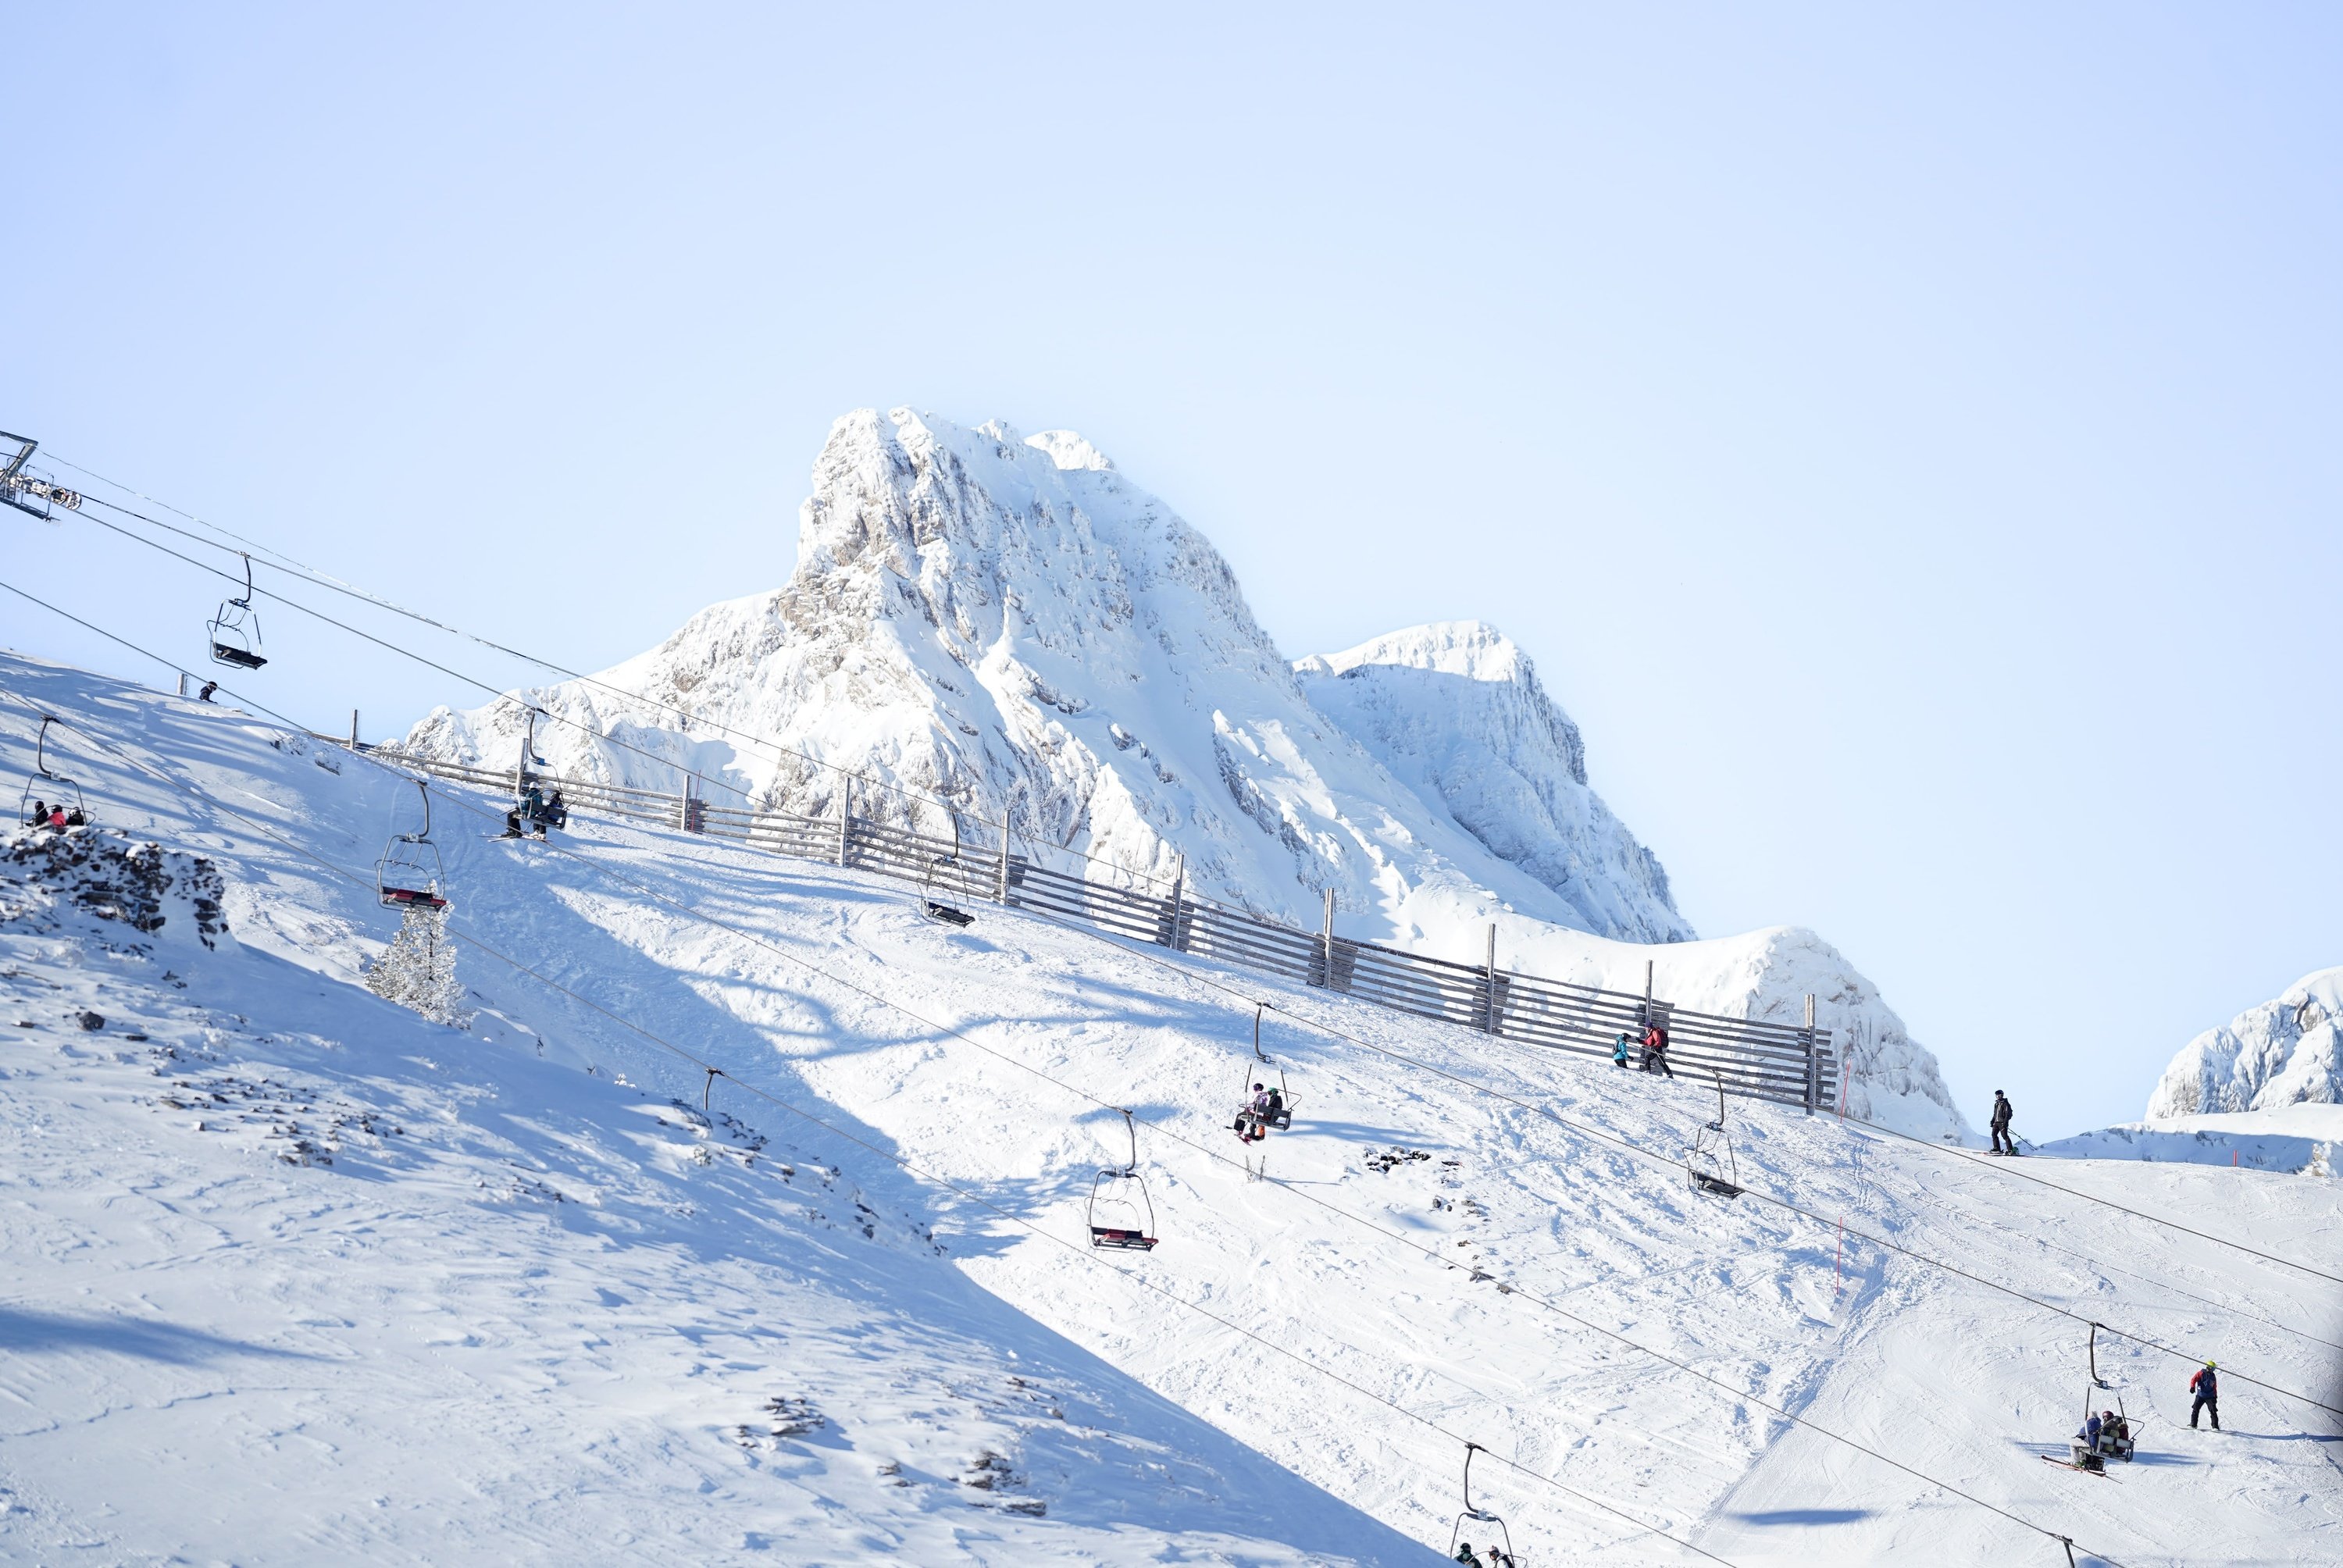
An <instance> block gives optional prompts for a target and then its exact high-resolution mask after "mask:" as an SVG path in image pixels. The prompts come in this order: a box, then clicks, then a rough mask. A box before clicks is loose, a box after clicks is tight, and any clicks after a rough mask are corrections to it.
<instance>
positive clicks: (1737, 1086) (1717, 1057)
mask: <svg viewBox="0 0 2343 1568" xmlns="http://www.w3.org/2000/svg"><path fill="white" fill-rule="evenodd" d="M317 739H320V740H328V741H332V742H333V743H335V744H337V745H347V744H348V742H347V740H345V739H342V738H340V737H337V736H323V735H321V736H318V737H317ZM384 750H386V751H387V752H388V753H389V754H391V755H393V756H395V757H397V760H398V761H399V762H401V763H402V764H404V765H406V766H407V767H411V768H417V769H422V770H423V771H425V772H427V773H430V774H432V775H434V776H435V777H437V778H441V779H450V780H452V781H455V782H458V783H464V784H476V785H479V786H482V787H485V788H488V789H496V790H499V791H503V792H506V793H510V792H511V791H512V790H513V789H515V787H516V784H517V783H518V775H517V774H516V773H515V772H513V771H511V770H504V769H488V768H468V767H464V766H461V765H459V764H456V763H450V762H441V761H437V760H433V759H424V758H418V757H411V756H407V755H406V754H404V753H401V752H398V751H397V749H395V748H384ZM528 778H529V780H530V781H531V782H535V783H538V784H540V785H542V786H545V787H547V788H548V789H559V790H560V791H561V794H562V798H563V799H564V800H565V801H566V802H567V803H568V806H569V808H570V809H572V810H576V811H586V812H590V813H593V814H596V815H600V816H607V817H615V818H618V819H624V820H628V821H635V822H644V823H649V824H654V825H657V826H659V827H664V828H673V829H682V830H684V831H688V832H694V833H703V834H706V835H708V836H709V837H711V838H719V839H732V840H735V841H736V842H739V843H742V844H745V845H747V846H748V847H749V848H750V849H761V850H765V851H767V852H769V853H771V854H777V855H787V856H791V857H795V858H797V859H809V860H822V861H827V862H829V863H830V864H831V865H835V866H842V867H846V868H848V869H855V870H864V871H872V872H876V873H878V874H879V875H881V876H887V877H895V878H899V879H903V880H905V881H910V882H914V883H919V884H921V885H923V886H926V887H927V888H929V889H930V894H931V896H932V897H935V898H937V899H940V900H943V901H946V902H952V901H955V900H975V899H982V900H990V901H992V902H995V903H1001V904H1005V905H1007V906H1008V907H1010V908H1011V909H1023V910H1031V911H1033V912H1034V913H1036V914H1041V915H1047V916H1050V917H1052V918H1054V919H1057V920H1070V921H1073V922H1075V923H1078V924H1081V925H1085V926H1089V927H1091V928H1093V929H1095V930H1101V931H1104V932H1106V933H1107V934H1109V935H1111V936H1117V937H1121V938H1123V939H1125V940H1131V941H1141V942H1149V943H1152V944H1154V945H1156V946H1158V947H1162V948H1166V949H1169V950H1172V951H1174V952H1180V953H1188V954H1192V955H1193V956H1195V957H1197V958H1201V959H1210V960H1213V961H1215V962H1218V963H1224V964H1229V965H1232V966H1234V967H1236V968H1239V969H1245V970H1254V971H1256V972H1259V973H1262V974H1270V975H1275V976H1277V977H1278V978H1279V979H1281V980H1293V981H1298V982H1300V983H1302V984H1304V985H1312V986H1322V987H1324V988H1326V989H1327V990H1335V991H1340V992H1342V994H1343V995H1346V996H1348V997H1350V998H1352V999H1353V1000H1358V1001H1363V1002H1371V1003H1373V1004H1374V1005H1375V1006H1378V1007H1384V1008H1389V1009H1391V1010H1393V1011H1395V1012H1403V1013H1408V1014H1412V1015H1413V1016H1414V1017H1418V1018H1428V1019H1436V1020H1440V1021H1442V1022H1443V1023H1452V1024H1456V1025H1458V1026H1460V1027H1462V1028H1465V1029H1471V1030H1479V1031H1481V1032H1482V1033H1484V1034H1492V1035H1496V1036H1499V1037H1501V1038H1503V1039H1505V1040H1513V1041H1515V1042H1517V1043H1520V1044H1523V1045H1534V1046H1542V1047H1544V1048H1546V1049H1548V1050H1560V1051H1566V1052H1570V1053H1572V1054H1574V1055H1578V1056H1588V1057H1598V1058H1607V1057H1608V1056H1610V1054H1611V1050H1612V1042H1613V1041H1614V1040H1616V1039H1617V1038H1618V1036H1619V1035H1620V1034H1621V1033H1622V1032H1623V1031H1624V1033H1625V1034H1626V1035H1627V1036H1628V1038H1629V1041H1630V1050H1631V1054H1630V1058H1629V1060H1630V1061H1631V1063H1632V1062H1635V1061H1640V1060H1641V1048H1640V1046H1639V1045H1637V1044H1636V1043H1635V1042H1637V1041H1639V1040H1641V1038H1642V1036H1643V1032H1644V1028H1645V1026H1646V1025H1647V1024H1648V1023H1650V1022H1652V1021H1657V1022H1659V1023H1660V1024H1662V1025H1663V1026H1664V1028H1665V1029H1666V1030H1667V1031H1668V1040H1669V1050H1668V1060H1669V1061H1670V1062H1671V1063H1672V1064H1673V1065H1674V1069H1675V1070H1676V1074H1677V1076H1678V1077H1680V1078H1684V1079H1685V1080H1687V1081H1694V1082H1698V1083H1703V1084H1706V1083H1712V1082H1716V1081H1722V1083H1723V1084H1724V1087H1725V1092H1726V1093H1727V1094H1735V1095H1741V1096H1745V1097H1747V1098H1750V1099H1755V1100H1768V1101H1775V1103H1778V1104H1783V1105H1795V1106H1799V1107H1802V1108H1804V1109H1805V1110H1806V1111H1810V1112H1811V1111H1814V1110H1815V1109H1816V1108H1817V1107H1819V1106H1825V1105H1827V1104H1829V1103H1830V1102H1831V1101H1832V1099H1833V1097H1834V1096H1835V1093H1836V1092H1837V1074H1838V1064H1837V1062H1836V1060H1835V1056H1834V1053H1833V1052H1832V1050H1831V1036H1830V1031H1829V1030H1825V1029H1816V1028H1815V1027H1813V1026H1812V1024H1811V1023H1810V1022H1808V1023H1775V1022H1773V1021H1770V1020H1763V1019H1747V1018H1728V1017H1725V1016H1723V1015H1721V1014H1715V1013H1704V1012H1694V1011H1693V1010H1690V1009H1688V1008H1681V1007H1674V1006H1671V1005H1670V1004H1669V1003H1667V1002H1665V1001H1663V1000H1658V999H1657V998H1649V997H1644V996H1639V995H1636V994H1635V993H1634V992H1631V991H1613V990H1601V989H1599V988H1597V987H1594V986H1585V985H1575V984H1572V983H1570V982H1568V981H1565V980H1543V979H1540V978H1538V977H1537V976H1534V975H1525V974H1520V973H1516V972H1514V971H1512V970H1502V969H1497V968H1495V967H1494V966H1493V965H1476V964H1463V963H1456V962H1453V961H1452V960H1446V959H1435V958H1431V957H1428V956H1426V955H1424V954H1423V953H1414V952H1407V951H1404V950H1401V949H1398V948H1387V947H1383V946H1380V945H1378V944H1376V943H1373V942H1361V941H1353V940H1351V939H1349V938H1347V937H1338V936H1335V935H1334V934H1333V932H1332V923H1331V921H1330V922H1329V924H1328V928H1327V929H1326V930H1318V931H1311V930H1302V928H1300V927H1298V926H1290V925H1286V924H1283V923H1282V922H1279V921H1276V920H1268V919H1265V918H1263V917H1262V916H1259V915H1255V914H1252V913H1250V912H1248V911H1246V910H1239V909H1233V908H1231V907H1229V906H1227V905H1224V904H1219V903H1213V902H1211V901H1209V900H1200V899H1196V898H1192V897H1190V896H1188V894H1187V893H1186V892H1185V890H1182V889H1181V888H1179V887H1177V886H1175V885H1172V884H1169V883H1161V884H1158V885H1157V886H1155V887H1153V888H1147V887H1129V886H1123V885H1120V884H1119V883H1118V882H1115V881H1109V880H1101V879H1100V878H1101V876H1105V877H1121V878H1123V879H1124V880H1134V881H1135V880H1138V879H1136V878H1132V877H1131V876H1130V875H1129V874H1128V873H1121V872H1118V871H1116V870H1115V869H1114V868H1111V867H1109V866H1105V865H1102V864H1101V863H1099V862H1096V861H1085V860H1081V858H1080V857H1077V856H1073V855H1071V852H1070V853H1069V859H1074V860H1076V861H1077V862H1078V863H1079V864H1080V865H1081V868H1082V870H1081V871H1080V872H1069V871H1061V870H1058V869H1054V868H1051V867H1048V866H1043V865H1041V864H1039V863H1038V862H1036V861H1035V860H1033V859H1031V857H1029V856H1026V855H1021V854H1017V853H1014V852H1011V853H1009V854H1007V855H1006V856H1004V855H1003V853H1002V846H1001V839H1000V836H999V835H998V834H997V833H996V834H994V835H993V837H992V838H991V839H989V840H988V841H985V842H981V843H970V842H967V841H964V840H960V841H956V840H954V839H940V838H937V837H934V836H933V835H930V834H925V833H920V832H917V831H914V830H912V829H908V828H900V827H897V826H894V825H893V824H891V823H887V822H881V821H879V820H877V819H872V818H869V817H860V816H855V815H853V814H851V813H850V812H840V813H838V814H834V815H831V816H829V817H800V816H795V815H792V814H790V813H788V812H779V811H754V810H749V809H744V808H739V807H733V806H719V805H715V804H712V803H710V802H709V801H708V800H707V799H704V798H703V797H701V796H699V795H698V794H697V793H696V792H694V791H693V790H691V789H689V788H687V790H686V792H685V793H684V794H681V795H671V794H665V793H662V792H660V791H658V790H653V789H626V788H621V787H618V786H615V785H607V784H595V783H588V782H586V781H584V780H580V779H565V778H561V777H559V776H558V775H555V774H550V773H541V772H532V773H530V774H529V776H528ZM1084 873H1088V874H1084ZM1712 1074H1714V1075H1715V1076H1714V1077H1712V1076H1711V1075H1712Z"/></svg>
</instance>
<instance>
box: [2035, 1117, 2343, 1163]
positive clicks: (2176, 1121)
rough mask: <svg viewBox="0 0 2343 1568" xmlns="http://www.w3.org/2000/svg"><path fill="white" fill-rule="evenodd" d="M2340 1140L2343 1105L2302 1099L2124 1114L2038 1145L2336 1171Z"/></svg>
mask: <svg viewBox="0 0 2343 1568" xmlns="http://www.w3.org/2000/svg"><path fill="white" fill-rule="evenodd" d="M2338 1143H2343V1106H2337V1105H2312V1104H2298V1105H2280V1106H2274V1107H2272V1108H2271V1109H2269V1110H2267V1111H2237V1112H2230V1113H2219V1112H2216V1113H2213V1114H2209V1115H2203V1116H2167V1117H2163V1118H2160V1119H2158V1120H2157V1121H2127V1122H2124V1123H2122V1124H2121V1125H2119V1126H2116V1127H2104V1128H2101V1129H2099V1130H2098V1131H2094V1132H2082V1133H2077V1134H2076V1135H2075V1136H2074V1137H2072V1138H2061V1139H2059V1140H2058V1141H2056V1142H2054V1143H2046V1144H2043V1145H2042V1146H2041V1147H2040V1148H2039V1149H2038V1150H2036V1151H2034V1152H2036V1153H2041V1154H2049V1155H2055V1156H2056V1157H2058V1158H2061V1159H2067V1160H2150V1161H2163V1162H2165V1163H2167V1164H2174V1163H2177V1164H2189V1165H2230V1166H2236V1167H2238V1168H2240V1169H2243V1170H2247V1171H2298V1172H2300V1173H2302V1174H2304V1175H2309V1176H2332V1175H2334V1174H2335V1163H2334V1161H2335V1146H2336V1145H2337V1144H2338Z"/></svg>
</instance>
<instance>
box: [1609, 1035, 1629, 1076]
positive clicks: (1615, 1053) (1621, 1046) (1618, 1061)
mask: <svg viewBox="0 0 2343 1568" xmlns="http://www.w3.org/2000/svg"><path fill="white" fill-rule="evenodd" d="M1611 1065H1612V1066H1614V1067H1624V1066H1626V1065H1627V1031H1626V1030H1624V1029H1623V1030H1620V1031H1619V1038H1618V1039H1616V1040H1613V1041H1612V1042H1611Z"/></svg>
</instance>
